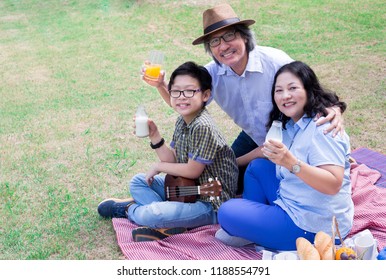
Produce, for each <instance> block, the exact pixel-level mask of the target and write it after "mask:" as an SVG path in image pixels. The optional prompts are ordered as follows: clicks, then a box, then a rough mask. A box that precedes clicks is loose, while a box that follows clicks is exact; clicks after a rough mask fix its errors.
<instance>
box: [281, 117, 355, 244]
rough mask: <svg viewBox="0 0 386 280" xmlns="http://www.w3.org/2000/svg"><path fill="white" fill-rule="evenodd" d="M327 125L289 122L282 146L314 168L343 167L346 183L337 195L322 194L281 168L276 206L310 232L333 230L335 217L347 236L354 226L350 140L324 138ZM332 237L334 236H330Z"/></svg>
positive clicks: (305, 120) (310, 122) (345, 137)
mask: <svg viewBox="0 0 386 280" xmlns="http://www.w3.org/2000/svg"><path fill="white" fill-rule="evenodd" d="M328 126H329V123H326V124H324V125H321V126H316V123H315V122H314V121H313V119H312V118H308V117H305V116H303V118H301V119H300V120H299V121H298V122H297V123H296V124H295V123H294V122H293V121H292V120H290V121H289V122H288V123H287V125H286V129H285V130H283V143H284V144H285V145H286V146H287V147H288V148H289V150H290V151H291V152H292V153H293V154H294V155H295V156H296V157H297V158H298V159H299V160H300V161H302V162H305V163H307V164H309V165H311V166H320V165H325V164H333V165H338V166H342V167H344V177H343V183H342V187H341V189H340V191H339V192H338V193H337V194H335V195H327V194H323V193H321V192H319V191H317V190H315V189H313V188H312V187H310V186H308V185H307V184H306V183H304V182H303V181H302V180H301V179H299V178H298V177H297V176H296V175H295V174H292V173H291V172H290V171H289V170H287V169H286V168H284V167H281V166H279V165H277V166H276V175H277V177H278V178H279V179H280V180H281V182H280V187H279V190H278V199H277V200H276V201H275V203H276V204H277V205H279V206H280V207H281V208H283V209H284V210H285V211H286V212H287V213H288V215H289V216H290V217H291V219H292V220H293V221H294V223H295V224H296V225H297V226H298V227H300V228H302V229H304V230H306V231H309V232H313V233H316V232H318V231H320V229H321V228H323V229H326V228H328V229H330V228H331V224H332V217H333V216H336V218H337V220H338V223H339V230H340V232H341V234H342V235H343V236H346V235H347V234H348V233H349V232H350V230H351V227H352V223H353V216H354V204H353V201H352V199H351V182H350V163H349V155H350V140H349V136H348V135H347V134H346V133H344V135H343V136H340V135H337V136H335V137H332V134H331V133H328V134H327V135H325V134H324V133H323V130H324V129H326V127H328ZM330 234H331V233H330Z"/></svg>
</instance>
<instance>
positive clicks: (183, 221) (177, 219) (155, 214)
mask: <svg viewBox="0 0 386 280" xmlns="http://www.w3.org/2000/svg"><path fill="white" fill-rule="evenodd" d="M164 180H165V177H164V176H161V175H157V176H155V177H154V181H153V183H152V184H151V186H148V185H147V183H146V181H145V174H143V173H141V174H137V175H135V176H134V177H133V179H132V180H131V182H130V186H129V188H130V193H131V196H132V197H133V198H134V200H135V202H136V203H135V204H133V205H131V206H130V207H129V209H128V218H129V220H130V221H132V222H134V223H136V224H138V225H142V226H148V227H152V228H171V227H185V228H194V227H199V226H203V225H209V224H216V223H217V215H216V212H215V211H214V210H213V207H212V204H211V203H209V202H203V201H199V200H197V201H196V202H195V203H183V202H176V201H165V192H164Z"/></svg>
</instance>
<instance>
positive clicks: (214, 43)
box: [208, 31, 236, 48]
mask: <svg viewBox="0 0 386 280" xmlns="http://www.w3.org/2000/svg"><path fill="white" fill-rule="evenodd" d="M221 38H222V39H223V40H224V41H225V42H230V41H233V40H234V39H235V38H236V31H231V32H227V33H225V34H224V35H222V36H219V37H213V38H212V39H210V40H209V41H208V44H209V46H211V47H212V48H214V47H217V46H219V45H220V44H221Z"/></svg>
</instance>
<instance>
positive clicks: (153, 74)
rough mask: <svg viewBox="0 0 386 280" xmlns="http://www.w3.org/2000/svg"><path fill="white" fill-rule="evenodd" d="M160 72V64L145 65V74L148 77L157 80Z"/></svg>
mask: <svg viewBox="0 0 386 280" xmlns="http://www.w3.org/2000/svg"><path fill="white" fill-rule="evenodd" d="M160 72H161V65H160V64H151V65H146V69H145V76H146V77H147V78H149V79H153V80H157V79H158V76H159V74H160Z"/></svg>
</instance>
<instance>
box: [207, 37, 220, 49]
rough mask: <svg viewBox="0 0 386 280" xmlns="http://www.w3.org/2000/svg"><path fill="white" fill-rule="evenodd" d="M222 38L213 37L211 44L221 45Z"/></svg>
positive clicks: (212, 45)
mask: <svg viewBox="0 0 386 280" xmlns="http://www.w3.org/2000/svg"><path fill="white" fill-rule="evenodd" d="M220 40H221V38H218V37H216V38H213V39H211V40H210V41H209V45H210V46H211V47H217V46H218V45H220Z"/></svg>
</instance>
